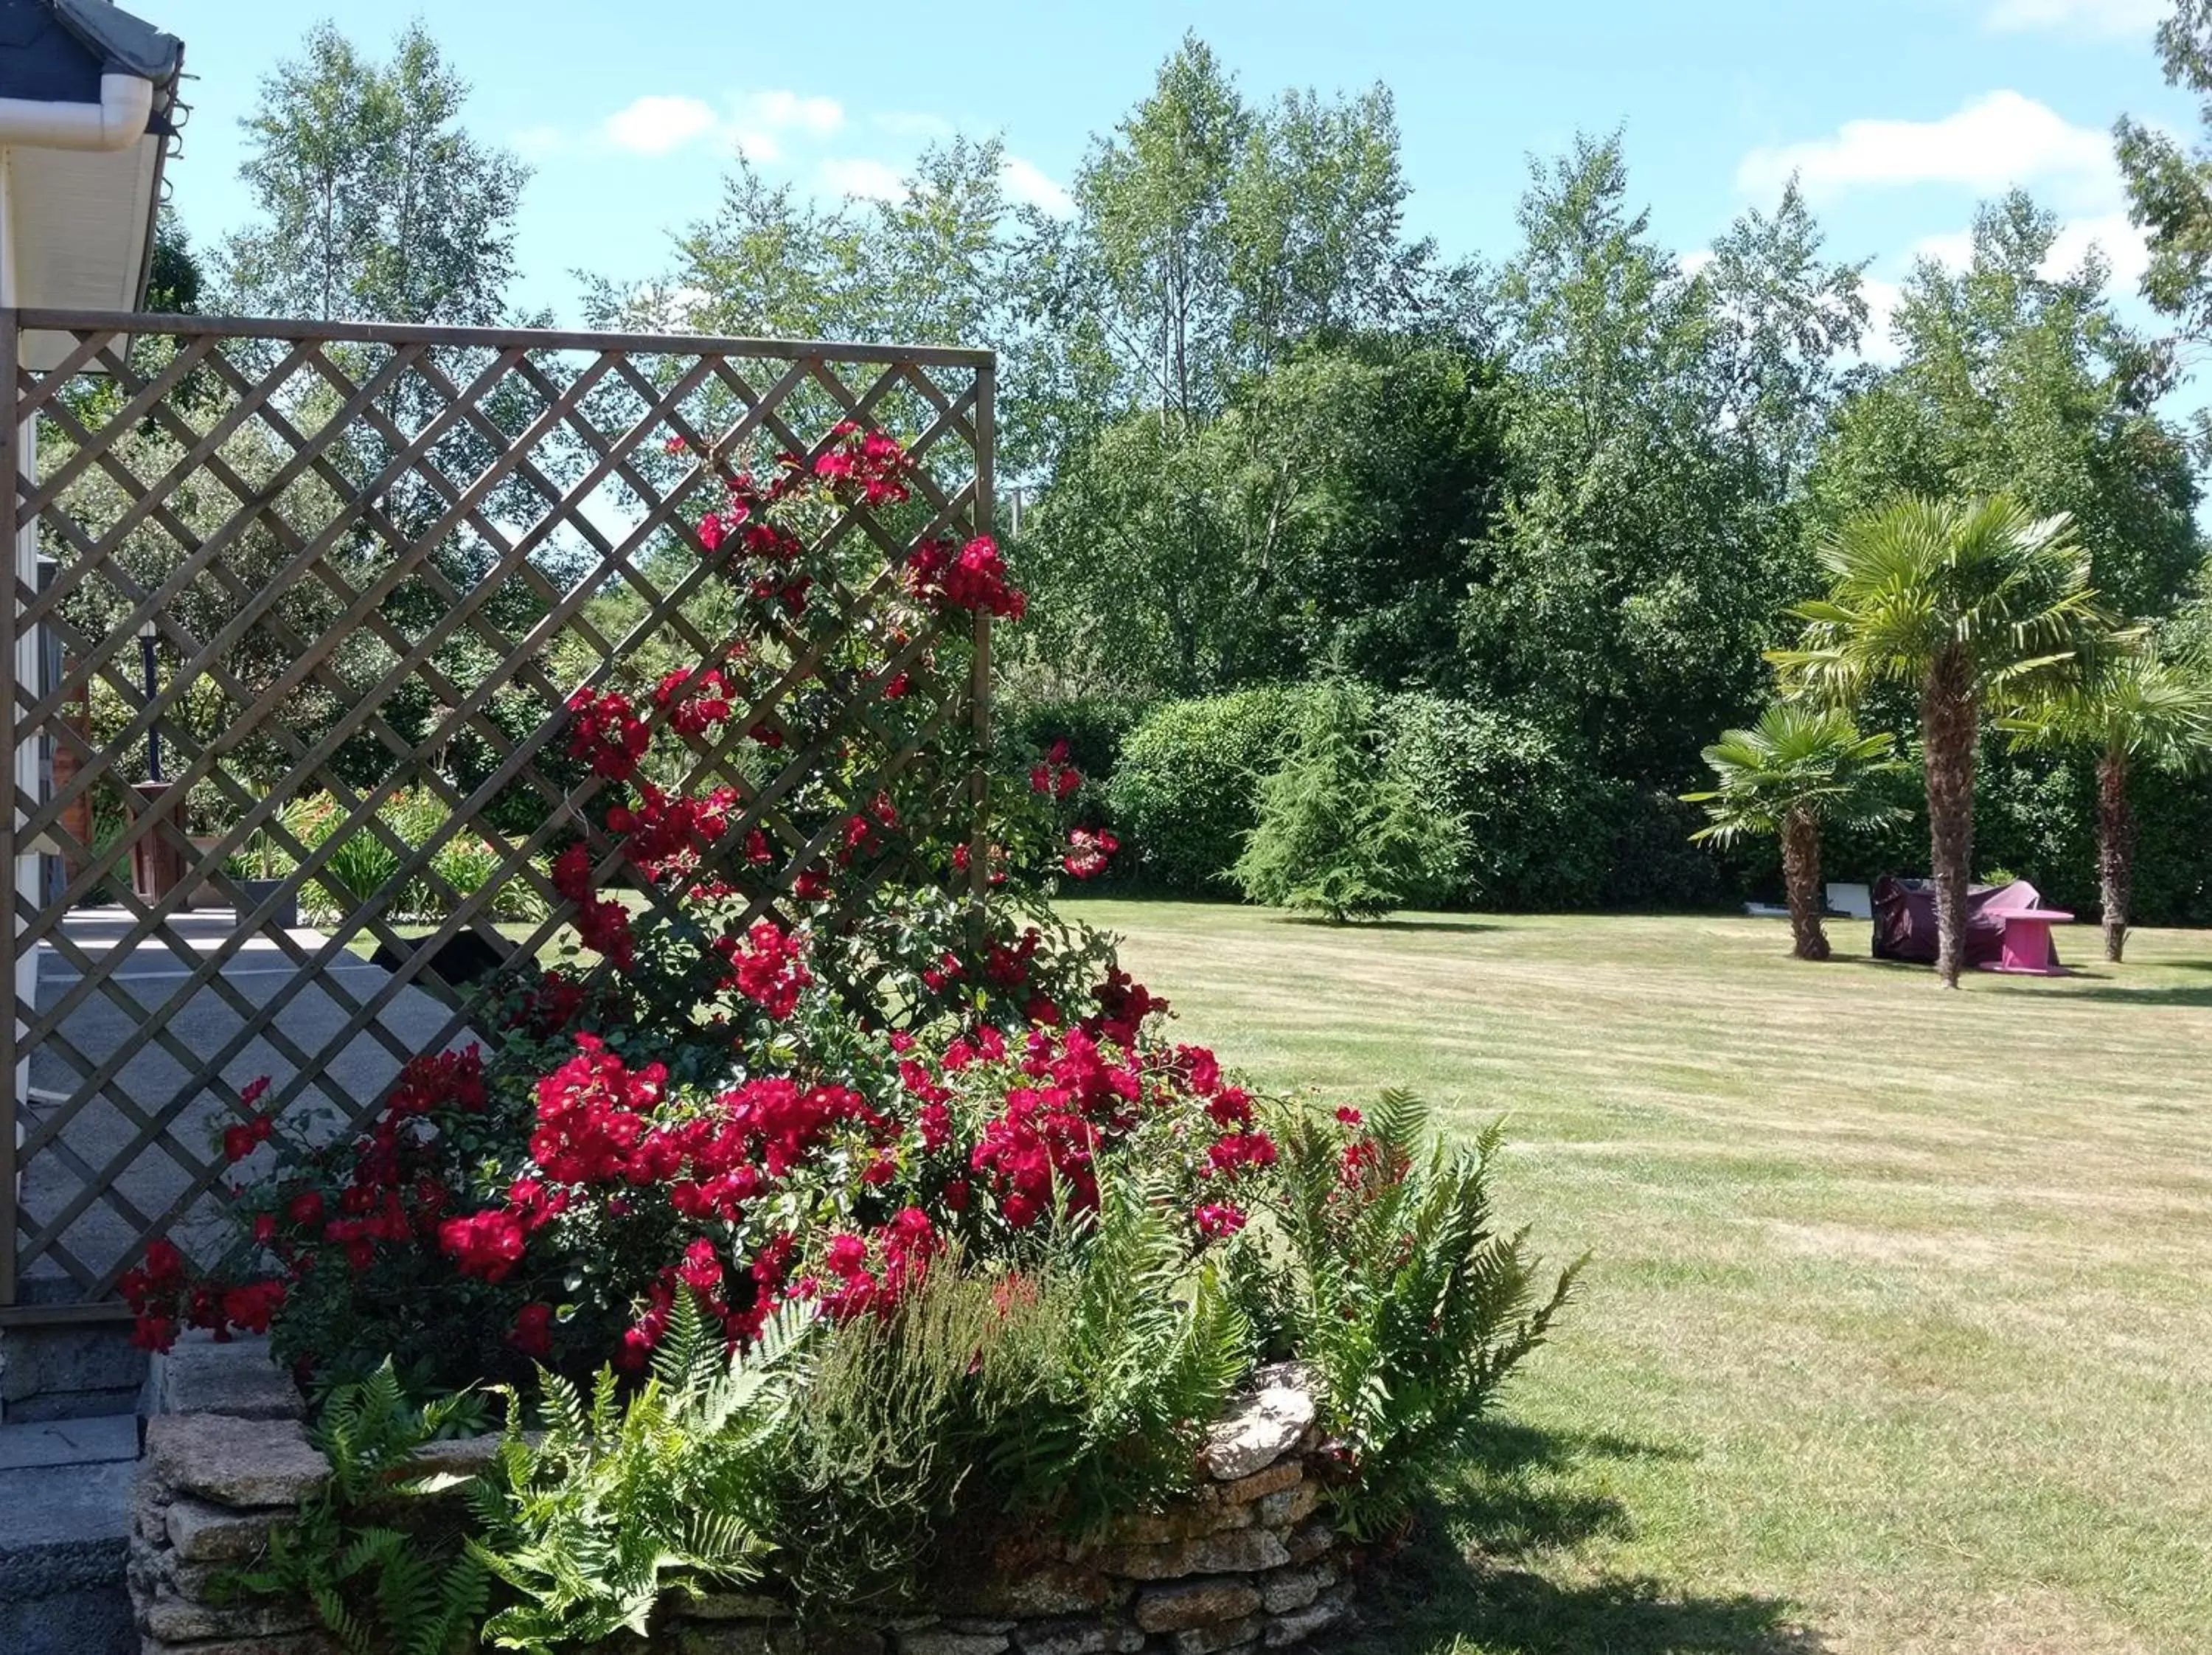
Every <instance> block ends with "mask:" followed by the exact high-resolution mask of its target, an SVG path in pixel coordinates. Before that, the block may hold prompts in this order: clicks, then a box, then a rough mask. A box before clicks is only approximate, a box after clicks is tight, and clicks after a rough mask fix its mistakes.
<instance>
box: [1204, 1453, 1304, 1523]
mask: <svg viewBox="0 0 2212 1655" xmlns="http://www.w3.org/2000/svg"><path fill="white" fill-rule="evenodd" d="M1305 1475H1306V1468H1305V1467H1304V1465H1302V1464H1300V1463H1298V1462H1297V1460H1284V1461H1282V1462H1280V1463H1278V1464H1274V1465H1271V1466H1269V1467H1268V1468H1267V1469H1266V1470H1264V1471H1255V1472H1254V1473H1252V1475H1251V1476H1249V1477H1239V1478H1237V1481H1236V1482H1225V1483H1223V1484H1222V1485H1221V1486H1220V1488H1218V1490H1217V1491H1216V1493H1217V1494H1218V1497H1219V1498H1220V1499H1222V1500H1225V1501H1227V1502H1228V1503H1229V1504H1231V1505H1233V1506H1243V1505H1245V1504H1248V1503H1249V1502H1250V1501H1252V1500H1258V1499H1260V1498H1261V1496H1262V1495H1265V1494H1279V1493H1281V1492H1282V1491H1283V1490H1284V1489H1285V1488H1297V1486H1298V1484H1299V1483H1301V1482H1304V1481H1305ZM1262 1520H1263V1521H1264V1520H1265V1519H1262Z"/></svg>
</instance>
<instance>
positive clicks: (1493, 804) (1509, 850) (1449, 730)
mask: <svg viewBox="0 0 2212 1655" xmlns="http://www.w3.org/2000/svg"><path fill="white" fill-rule="evenodd" d="M1378 713H1379V718H1380V721H1381V724H1382V727H1383V755H1384V762H1385V764H1386V766H1387V768H1388V770H1389V773H1390V774H1391V775H1392V776H1395V777H1397V778H1398V779H1399V780H1401V781H1403V782H1406V783H1407V785H1408V786H1409V787H1411V788H1413V790H1414V792H1416V793H1417V794H1419V795H1420V797H1421V798H1422V799H1423V800H1425V802H1427V803H1428V804H1429V805H1430V806H1432V807H1434V808H1435V809H1437V810H1439V811H1442V812H1444V813H1445V814H1447V815H1450V816H1455V817H1457V818H1460V820H1461V821H1462V823H1463V824H1465V825H1464V831H1463V832H1462V835H1461V842H1462V861H1461V865H1460V867H1459V869H1458V871H1457V877H1456V879H1455V890H1454V891H1453V895H1452V900H1454V901H1455V902H1458V903H1463V904H1466V905H1468V906H1469V907H1474V908H1496V909H1547V908H1583V907H1588V906H1589V905H1591V904H1595V902H1596V901H1597V900H1598V896H1599V892H1600V891H1601V889H1602V887H1603V885H1604V884H1605V881H1606V877H1607V872H1608V869H1609V867H1610V865H1611V861H1612V851H1613V844H1612V839H1613V829H1612V818H1613V812H1614V810H1615V808H1616V807H1617V806H1618V804H1619V801H1620V796H1621V793H1622V791H1623V790H1622V789H1621V788H1620V786H1619V784H1618V783H1615V782H1608V781H1607V780H1606V778H1604V777H1603V776H1598V775H1596V774H1595V773H1594V772H1593V771H1591V770H1589V767H1588V765H1587V764H1584V763H1583V761H1582V759H1581V758H1579V757H1577V756H1576V755H1574V754H1572V753H1571V751H1568V750H1567V749H1565V747H1564V746H1563V745H1562V744H1561V743H1560V742H1559V740H1558V739H1556V738H1555V737H1553V736H1552V735H1550V734H1549V733H1547V732H1545V731H1543V730H1541V729H1540V728H1538V727H1536V726H1535V725H1534V724H1531V723H1529V722H1528V721H1526V720H1523V719H1517V718H1514V717H1511V716H1510V715H1506V714H1503V713H1494V712H1492V711H1490V710H1489V709H1486V708H1482V707H1478V706H1475V705H1474V703H1471V702H1465V701H1453V700H1449V699H1448V698H1446V697H1443V696H1432V695H1423V694H1419V693H1409V694H1406V695H1398V696H1390V697H1385V698H1384V700H1383V703H1382V704H1381V706H1380V708H1379V709H1378Z"/></svg>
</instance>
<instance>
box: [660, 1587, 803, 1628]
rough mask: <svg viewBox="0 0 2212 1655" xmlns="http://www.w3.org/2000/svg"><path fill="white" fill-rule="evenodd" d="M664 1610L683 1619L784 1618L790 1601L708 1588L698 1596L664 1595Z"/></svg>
mask: <svg viewBox="0 0 2212 1655" xmlns="http://www.w3.org/2000/svg"><path fill="white" fill-rule="evenodd" d="M661 1610H662V1613H664V1614H667V1615H673V1616H674V1617H675V1618H677V1619H678V1620H680V1621H780V1620H783V1619H785V1618H787V1616H788V1615H790V1614H791V1606H790V1605H789V1604H788V1603H779V1602H777V1601H776V1599H775V1598H773V1597H762V1596H761V1595H760V1594H759V1593H757V1592H750V1591H705V1592H702V1593H700V1594H699V1596H697V1597H678V1598H673V1599H671V1598H663V1599H662V1600H661Z"/></svg>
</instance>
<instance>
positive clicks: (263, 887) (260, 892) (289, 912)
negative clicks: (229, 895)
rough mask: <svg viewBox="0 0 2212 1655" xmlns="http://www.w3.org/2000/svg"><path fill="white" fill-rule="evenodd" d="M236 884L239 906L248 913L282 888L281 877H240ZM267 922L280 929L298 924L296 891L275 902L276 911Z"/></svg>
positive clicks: (298, 905)
mask: <svg viewBox="0 0 2212 1655" xmlns="http://www.w3.org/2000/svg"><path fill="white" fill-rule="evenodd" d="M237 884H238V901H239V906H240V909H241V910H244V911H246V912H248V913H250V912H252V910H254V909H257V908H258V907H260V906H261V904H263V903H264V902H267V901H268V900H269V898H270V897H273V896H275V895H276V893H277V892H279V891H283V889H284V881H283V880H282V879H240V880H239V881H238V882H237ZM269 923H270V924H271V925H273V926H275V927H276V928H277V929H279V930H282V931H289V930H292V929H294V928H296V927H297V926H298V925H299V923H300V898H299V896H298V893H296V892H294V893H292V894H290V895H288V896H286V897H285V898H284V900H283V902H281V903H279V904H277V906H276V912H275V913H274V914H272V915H270V916H269Z"/></svg>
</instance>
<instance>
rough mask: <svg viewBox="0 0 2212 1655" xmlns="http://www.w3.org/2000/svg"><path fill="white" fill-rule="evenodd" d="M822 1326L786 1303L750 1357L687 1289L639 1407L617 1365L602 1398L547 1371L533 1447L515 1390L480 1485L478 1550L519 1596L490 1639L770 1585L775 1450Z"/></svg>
mask: <svg viewBox="0 0 2212 1655" xmlns="http://www.w3.org/2000/svg"><path fill="white" fill-rule="evenodd" d="M809 1326H810V1323H809V1322H808V1320H807V1319H806V1317H805V1316H804V1315H803V1314H802V1313H801V1312H800V1311H798V1310H796V1309H794V1308H791V1307H787V1308H786V1309H785V1310H784V1311H782V1312H781V1313H780V1314H779V1315H778V1316H777V1317H775V1319H774V1320H773V1321H771V1322H770V1323H769V1325H768V1327H767V1329H765V1330H764V1331H763V1336H762V1337H761V1340H760V1341H759V1342H758V1343H757V1345H755V1346H754V1348H752V1349H751V1350H750V1351H749V1352H746V1353H744V1354H738V1355H734V1356H733V1355H729V1354H726V1352H725V1348H724V1345H723V1340H722V1335H721V1331H720V1328H719V1326H716V1325H714V1324H712V1323H708V1320H707V1318H706V1317H704V1316H703V1315H702V1314H701V1312H700V1310H699V1307H698V1305H697V1302H696V1300H695V1299H693V1298H692V1297H691V1296H690V1294H689V1293H680V1294H678V1297H677V1299H676V1301H675V1304H674V1305H672V1306H671V1318H670V1323H669V1332H668V1336H667V1337H666V1338H665V1340H664V1341H663V1342H662V1343H661V1345H660V1347H659V1349H658V1350H656V1351H655V1353H654V1355H653V1374H652V1377H651V1378H649V1379H648V1380H647V1383H646V1384H645V1385H644V1386H643V1387H642V1388H641V1389H640V1390H637V1391H635V1393H634V1394H632V1395H631V1396H629V1398H628V1399H627V1401H625V1400H624V1398H623V1391H622V1388H621V1386H620V1385H619V1384H618V1382H617V1379H616V1377H615V1374H614V1371H613V1370H612V1369H611V1368H606V1369H602V1370H601V1371H600V1372H599V1378H598V1379H597V1380H596V1382H595V1383H594V1384H593V1385H592V1392H591V1395H590V1396H589V1397H588V1398H587V1397H586V1396H585V1395H584V1394H583V1393H582V1392H581V1391H580V1390H579V1389H578V1388H577V1387H576V1386H575V1385H574V1384H572V1383H570V1382H569V1381H568V1380H567V1379H564V1378H562V1377H561V1376H559V1375H558V1374H555V1373H550V1372H541V1375H540V1378H541V1382H542V1384H543V1388H544V1400H543V1402H542V1403H541V1405H540V1409H539V1415H540V1419H541V1423H542V1425H543V1427H544V1434H543V1436H542V1438H541V1439H538V1440H537V1441H535V1442H533V1441H532V1439H531V1438H530V1437H529V1436H528V1435H527V1434H526V1433H525V1431H524V1429H523V1417H524V1411H523V1409H522V1407H521V1404H520V1400H519V1398H517V1397H516V1396H514V1394H513V1393H512V1392H510V1393H509V1395H508V1408H507V1430H506V1433H505V1435H504V1437H503V1439H502V1440H501V1444H500V1448H499V1454H498V1457H497V1459H496V1461H495V1466H494V1469H493V1471H492V1473H491V1474H490V1475H489V1476H486V1477H484V1478H483V1479H481V1480H480V1481H479V1482H477V1484H476V1485H475V1486H474V1487H473V1488H471V1491H470V1504H471V1507H472V1509H473V1512H474V1514H475V1517H476V1519H477V1534H476V1535H475V1536H472V1537H471V1539H470V1541H469V1542H468V1555H469V1557H470V1558H471V1561H473V1562H474V1564H475V1565H476V1566H477V1567H478V1568H479V1569H481V1570H482V1571H483V1572H484V1573H486V1574H488V1575H489V1576H490V1577H491V1578H492V1579H495V1580H497V1581H498V1582H499V1583H500V1584H501V1585H503V1586H504V1587H505V1588H506V1589H507V1592H508V1593H509V1594H510V1595H511V1596H512V1597H513V1599H514V1600H515V1601H513V1602H512V1603H508V1604H507V1605H506V1606H504V1607H502V1608H501V1609H499V1610H498V1612H497V1613H495V1614H494V1615H492V1616H491V1617H490V1618H489V1620H488V1621H487V1622H485V1623H484V1627H483V1638H484V1641H485V1642H487V1643H489V1644H491V1645H493V1646H497V1647H501V1648H509V1649H528V1650H536V1649H542V1648H544V1647H546V1646H572V1645H587V1644H592V1643H595V1642H597V1641H598V1640H601V1639H605V1638H609V1637H611V1636H613V1635H614V1634H617V1633H620V1632H629V1633H633V1634H638V1635H640V1636H642V1635H644V1634H645V1632H646V1630H647V1622H648V1620H649V1619H650V1617H651V1615H652V1614H653V1607H654V1605H655V1604H656V1603H658V1602H659V1600H660V1598H661V1597H662V1596H663V1595H664V1594H665V1593H667V1592H669V1591H679V1592H684V1593H690V1594H692V1595H695V1596H696V1594H697V1592H698V1591H699V1590H700V1583H701V1582H702V1581H714V1582H720V1583H724V1584H738V1583H744V1582H746V1581H750V1580H753V1579H757V1578H758V1576H759V1573H760V1560H761V1557H762V1555H763V1554H764V1553H765V1552H766V1551H767V1550H768V1542H766V1541H765V1540H764V1539H763V1538H762V1535H763V1527H764V1524H763V1517H764V1515H765V1512H766V1510H767V1487H766V1483H765V1480H764V1469H765V1463H766V1462H765V1457H764V1453H763V1450H764V1448H765V1446H766V1445H767V1444H768V1443H769V1441H770V1440H771V1439H773V1438H774V1437H775V1434H776V1433H777V1432H778V1430H779V1428H780V1427H781V1422H782V1420H783V1417H784V1415H785V1410H786V1408H787V1403H788V1401H789V1396H790V1391H791V1387H792V1384H793V1380H794V1379H795V1378H796V1377H797V1374H798V1372H799V1367H800V1364H801V1356H802V1351H803V1348H804V1347H805V1343H806V1341H807V1334H808V1329H809Z"/></svg>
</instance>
